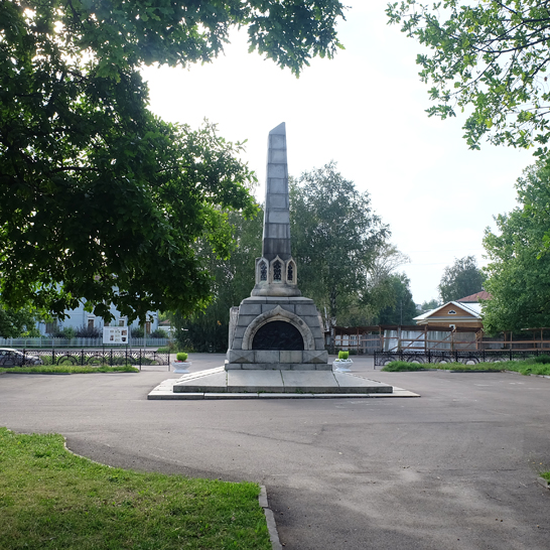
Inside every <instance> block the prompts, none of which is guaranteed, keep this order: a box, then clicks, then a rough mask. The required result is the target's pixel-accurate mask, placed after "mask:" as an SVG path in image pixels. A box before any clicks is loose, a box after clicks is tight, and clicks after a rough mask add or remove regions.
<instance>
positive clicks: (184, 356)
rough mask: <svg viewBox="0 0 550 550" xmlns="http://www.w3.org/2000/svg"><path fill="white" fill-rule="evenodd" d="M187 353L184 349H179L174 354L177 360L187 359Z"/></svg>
mask: <svg viewBox="0 0 550 550" xmlns="http://www.w3.org/2000/svg"><path fill="white" fill-rule="evenodd" d="M187 357H188V354H187V353H185V352H184V351H180V352H179V353H177V354H176V360H177V361H187Z"/></svg>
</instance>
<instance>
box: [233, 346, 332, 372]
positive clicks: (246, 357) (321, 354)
mask: <svg viewBox="0 0 550 550" xmlns="http://www.w3.org/2000/svg"><path fill="white" fill-rule="evenodd" d="M225 370H319V371H330V370H332V366H331V365H329V364H328V352H327V351H326V350H229V351H228V352H227V360H226V362H225Z"/></svg>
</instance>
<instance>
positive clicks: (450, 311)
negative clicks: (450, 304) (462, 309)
mask: <svg viewBox="0 0 550 550" xmlns="http://www.w3.org/2000/svg"><path fill="white" fill-rule="evenodd" d="M447 315H456V311H455V310H454V309H450V310H449V311H447Z"/></svg>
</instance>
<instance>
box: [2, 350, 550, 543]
mask: <svg viewBox="0 0 550 550" xmlns="http://www.w3.org/2000/svg"><path fill="white" fill-rule="evenodd" d="M190 360H191V361H192V362H193V367H192V371H199V370H204V369H207V368H214V367H219V366H220V365H221V364H222V363H223V355H215V354H211V355H208V354H205V355H201V354H192V355H191V357H190ZM149 369H150V370H144V371H143V372H141V373H140V374H95V375H70V376H45V375H13V374H7V375H0V425H1V426H6V427H8V428H10V429H12V430H15V431H17V432H40V433H44V432H58V433H61V434H63V435H64V436H65V437H66V438H67V444H68V447H69V448H70V449H71V450H73V451H74V452H76V453H78V454H81V455H84V456H87V457H90V458H92V459H94V460H97V461H99V462H102V463H105V464H110V465H113V466H120V467H124V468H134V469H137V470H151V471H160V472H166V473H181V474H185V475H190V476H201V477H210V478H220V479H224V480H230V481H233V480H234V481H238V480H251V481H256V482H259V483H261V484H263V485H265V486H266V488H267V494H268V498H269V504H270V506H271V508H272V510H273V512H274V514H275V518H276V522H277V528H278V533H279V538H280V540H281V543H283V544H284V548H285V550H324V549H331V550H334V549H338V550H339V549H354V550H364V549H376V550H384V549H392V550H395V549H406V550H409V549H434V550H449V549H471V550H474V549H476V550H478V549H495V550H506V549H514V550H523V549H529V550H539V549H540V550H547V549H548V548H549V547H550V491H549V490H548V489H546V488H544V487H543V486H542V485H541V484H540V483H539V481H538V475H537V472H538V471H540V470H541V469H543V470H550V422H549V420H550V380H549V379H546V378H537V377H523V376H520V375H516V374H505V373H503V374H490V373H479V374H457V373H455V374H451V373H446V372H418V373H382V372H380V371H378V370H374V367H373V364H372V358H366V357H359V358H354V364H353V368H352V373H353V374H355V375H357V376H364V377H365V378H369V379H372V380H376V381H379V382H384V383H388V384H392V385H396V386H399V387H401V388H404V389H407V390H410V391H411V392H415V393H417V394H420V395H421V397H420V398H401V399H384V398H382V399H380V398H378V399H368V398H367V399H364V398H363V399H356V400H355V399H338V398H336V399H297V400H294V399H287V400H278V399H274V400H259V399H253V400H221V401H216V400H212V401H210V400H201V401H154V400H153V401H151V400H147V395H148V394H149V392H150V391H151V390H152V388H154V387H155V386H157V385H158V384H160V383H161V382H162V381H163V380H165V379H166V378H170V377H174V374H173V373H172V374H171V373H169V372H167V370H166V367H164V368H161V367H149Z"/></svg>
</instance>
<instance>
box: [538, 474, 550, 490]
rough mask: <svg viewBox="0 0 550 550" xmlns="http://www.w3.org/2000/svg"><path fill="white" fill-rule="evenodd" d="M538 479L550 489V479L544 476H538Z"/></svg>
mask: <svg viewBox="0 0 550 550" xmlns="http://www.w3.org/2000/svg"><path fill="white" fill-rule="evenodd" d="M537 481H538V482H539V484H540V485H542V486H543V487H544V488H545V489H550V481H548V480H547V479H544V478H543V477H538V478H537Z"/></svg>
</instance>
